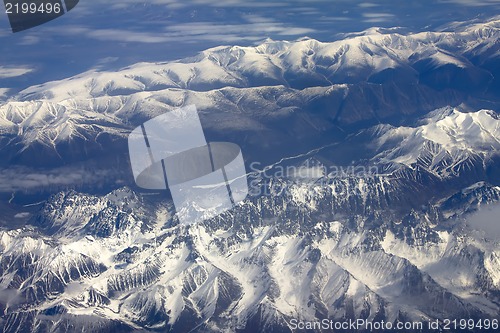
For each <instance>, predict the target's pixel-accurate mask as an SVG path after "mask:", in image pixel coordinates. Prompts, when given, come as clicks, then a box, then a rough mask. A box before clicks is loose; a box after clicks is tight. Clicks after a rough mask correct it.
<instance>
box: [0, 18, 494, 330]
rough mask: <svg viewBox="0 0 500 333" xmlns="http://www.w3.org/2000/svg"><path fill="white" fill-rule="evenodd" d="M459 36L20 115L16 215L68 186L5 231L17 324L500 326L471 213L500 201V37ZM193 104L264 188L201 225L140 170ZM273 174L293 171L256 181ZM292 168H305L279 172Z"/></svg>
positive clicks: (70, 83) (487, 26)
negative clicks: (149, 142) (174, 114)
mask: <svg viewBox="0 0 500 333" xmlns="http://www.w3.org/2000/svg"><path fill="white" fill-rule="evenodd" d="M453 30H454V31H455V32H446V31H440V32H429V33H427V32H426V33H416V34H406V35H403V34H399V33H396V32H394V31H392V30H381V29H371V30H368V31H366V32H363V33H361V34H356V35H348V36H345V38H344V39H342V40H339V41H336V42H331V43H322V42H319V41H315V40H311V39H305V40H300V41H295V42H278V41H266V42H265V43H263V44H261V45H259V46H256V47H237V46H234V47H218V48H214V49H210V50H207V51H205V52H202V53H200V54H199V55H198V56H196V57H194V58H190V59H185V60H181V61H176V62H168V63H159V64H149V63H148V64H145V63H141V64H137V65H134V66H131V67H129V68H124V69H122V70H120V71H117V72H86V73H83V74H81V75H78V76H76V77H73V78H69V79H66V80H62V81H58V82H48V83H46V84H43V85H40V86H36V87H31V88H28V89H26V90H24V91H22V92H21V93H19V94H18V95H16V96H15V97H13V98H12V99H10V100H9V101H7V102H5V103H4V104H3V105H1V106H0V156H1V159H0V160H1V161H2V162H1V163H4V165H5V171H2V173H1V174H2V175H4V180H5V181H3V182H2V185H1V186H2V189H3V190H2V191H3V192H5V193H8V195H9V197H10V195H11V192H15V195H14V196H13V197H14V198H13V199H12V202H13V203H15V202H16V200H17V199H16V198H17V197H18V195H19V194H18V192H17V191H18V188H19V182H20V180H17V178H20V179H21V178H22V180H23V181H24V182H23V183H22V184H23V186H24V187H25V188H26V187H28V186H32V187H30V189H31V190H33V191H36V190H38V188H39V187H40V186H41V187H42V188H50V190H45V192H47V193H45V194H44V197H43V199H44V202H43V203H42V204H40V205H39V206H38V207H35V208H33V207H32V206H30V207H17V210H14V211H10V210H9V211H7V210H5V211H3V212H2V216H0V219H2V222H3V225H4V226H5V227H4V228H3V229H2V230H1V231H0V253H1V257H0V275H1V276H0V310H1V311H2V313H3V316H2V317H3V320H2V321H1V322H0V327H2V329H3V330H4V331H6V332H47V331H51V332H67V331H84V330H85V331H92V332H137V331H152V332H155V331H156V332H165V331H172V332H188V331H192V332H235V331H237V332H271V331H272V332H290V331H291V330H290V328H289V327H288V326H287V322H290V320H292V319H302V320H309V321H314V320H321V319H325V318H327V319H332V320H334V321H341V320H348V319H358V318H363V319H367V320H369V321H378V322H380V321H382V320H384V321H386V322H387V321H389V322H392V323H395V322H397V321H415V322H418V321H422V322H425V321H432V320H435V319H444V318H449V319H453V318H471V319H475V320H479V319H492V318H498V313H499V312H500V308H499V304H500V298H499V295H500V259H499V253H500V248H499V243H498V237H497V235H495V234H494V233H493V232H485V230H484V229H481V228H477V225H473V224H471V223H470V217H471V216H477V215H476V214H478V213H477V211H478V210H482V209H485V208H486V207H496V205H495V203H498V201H499V199H500V179H499V174H500V169H499V166H500V160H499V156H498V151H499V149H500V120H499V118H498V115H497V111H498V109H497V105H498V104H497V103H498V94H497V91H498V88H499V82H498V77H499V75H500V73H499V72H498V70H499V68H498V64H499V60H500V59H499V56H500V55H499V53H498V37H499V35H500V33H499V22H498V19H492V20H489V21H487V22H483V23H477V22H476V23H473V24H472V23H467V24H461V25H455V26H454V27H453ZM186 104H195V105H196V106H197V108H198V110H200V117H201V120H202V122H203V125H204V129H205V130H206V133H205V134H206V136H207V139H208V141H215V140H220V139H223V141H231V142H235V143H237V144H239V145H240V146H241V147H242V151H243V154H244V155H245V157H246V162H247V167H248V171H249V172H250V171H251V174H250V175H249V182H250V184H251V189H252V195H251V196H249V197H248V198H247V199H246V200H245V201H244V202H242V203H241V204H240V205H238V207H236V208H235V209H233V210H231V211H227V212H225V213H224V214H222V215H220V216H218V217H216V218H213V219H211V220H207V221H204V222H203V223H201V224H197V225H192V226H189V227H187V226H180V225H179V223H178V219H177V218H176V216H175V211H174V207H173V205H172V203H171V202H170V201H169V200H168V199H167V198H165V197H164V196H162V195H151V193H148V194H147V195H146V194H144V193H141V192H140V191H138V189H137V188H135V187H134V186H133V184H132V181H133V180H130V175H129V176H127V174H129V173H130V170H129V169H128V165H127V163H128V162H127V154H126V153H127V152H126V149H127V147H126V138H127V135H128V133H129V132H130V130H131V129H133V128H135V127H136V126H138V125H140V124H141V123H142V122H143V121H145V120H147V119H150V118H151V117H154V116H156V115H159V114H162V113H164V112H167V111H169V110H171V109H173V108H175V107H177V106H181V105H186ZM89 161H92V162H89ZM256 161H257V162H259V163H258V165H259V166H260V167H261V169H262V168H264V167H265V166H266V165H270V164H272V163H275V162H277V161H281V162H278V163H275V164H274V166H273V168H270V169H268V170H269V171H268V172H258V170H257V171H256V170H252V169H251V167H250V165H251V163H252V162H256ZM81 164H84V165H85V167H81ZM7 165H8V167H7ZM34 165H36V166H37V168H34ZM42 166H43V167H44V168H45V169H42V171H41V169H39V168H41V167H42ZM280 168H282V169H280ZM283 169H284V170H294V172H286V173H280V174H279V175H278V174H276V173H273V170H283ZM106 170H112V171H113V172H105V171H106ZM14 171H19V172H20V174H22V175H24V176H23V177H19V175H18V176H16V177H17V178H15V177H14V176H13V175H14V174H15V173H14ZM87 171H89V172H90V171H92V172H93V173H92V175H93V176H92V177H88V178H86V179H87V181H86V182H82V179H85V178H84V177H83V176H82V175H86V172H87ZM9 172H10V173H9ZM44 172H46V173H49V175H50V177H49V176H47V174H45V176H46V178H43V179H42V180H41V181H40V179H41V178H40V176H39V175H40V174H44ZM50 172H51V173H50ZM5 175H10V177H6V176H5ZM37 175H38V176H37ZM56 175H62V177H56ZM69 175H72V177H73V178H71V177H65V176H69ZM127 177H128V178H127ZM61 179H65V181H62V180H61ZM68 179H69V181H68ZM103 179H106V180H107V181H108V183H106V186H104V188H100V189H99V190H96V188H95V186H97V185H96V184H98V183H102V182H101V181H102V180H103ZM28 180H29V182H28ZM35 180H38V182H36V181H35ZM72 180H74V181H72ZM40 183H41V185H40ZM30 184H32V185H30ZM16 186H17V187H16ZM37 186H38V187H37ZM68 187H69V188H73V190H67V189H65V190H59V188H68ZM75 189H76V190H75ZM103 191H104V192H106V194H102V193H97V192H103ZM9 207H10V206H9ZM10 209H11V210H12V208H10ZM30 214H31V215H30ZM20 220H21V221H24V220H26V221H27V224H26V225H22V226H17V227H15V226H14V223H15V221H20ZM476 220H477V218H476ZM17 224H19V222H17ZM491 230H494V228H493V229H491ZM498 235H500V233H499V234H498Z"/></svg>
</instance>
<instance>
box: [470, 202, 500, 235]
mask: <svg viewBox="0 0 500 333" xmlns="http://www.w3.org/2000/svg"><path fill="white" fill-rule="evenodd" d="M498 216H500V204H490V205H485V206H481V208H480V209H479V210H478V211H477V212H475V213H473V214H471V215H469V216H468V217H467V219H466V224H467V226H468V227H469V228H471V229H472V230H476V231H480V232H484V234H485V235H486V237H488V238H490V239H493V240H500V219H499V218H498Z"/></svg>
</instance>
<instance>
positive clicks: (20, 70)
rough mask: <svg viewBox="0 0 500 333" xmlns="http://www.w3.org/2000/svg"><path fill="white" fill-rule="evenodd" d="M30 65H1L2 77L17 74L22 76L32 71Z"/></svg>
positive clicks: (0, 73) (0, 72) (0, 75)
mask: <svg viewBox="0 0 500 333" xmlns="http://www.w3.org/2000/svg"><path fill="white" fill-rule="evenodd" d="M32 71H33V69H32V68H30V67H4V66H0V79H7V78H12V77H16V76H21V75H24V74H27V73H30V72H32Z"/></svg>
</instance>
